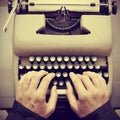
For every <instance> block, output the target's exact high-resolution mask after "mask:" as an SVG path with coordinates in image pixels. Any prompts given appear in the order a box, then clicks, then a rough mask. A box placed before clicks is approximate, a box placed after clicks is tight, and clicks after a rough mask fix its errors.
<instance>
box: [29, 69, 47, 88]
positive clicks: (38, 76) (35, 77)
mask: <svg viewBox="0 0 120 120" xmlns="http://www.w3.org/2000/svg"><path fill="white" fill-rule="evenodd" d="M47 74H48V72H46V71H44V70H41V71H39V72H35V73H34V75H33V76H32V80H31V84H30V87H29V88H30V89H31V90H36V89H37V88H38V85H39V83H40V80H41V79H42V78H43V77H44V76H45V75H47Z"/></svg>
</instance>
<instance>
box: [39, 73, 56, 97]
mask: <svg viewBox="0 0 120 120" xmlns="http://www.w3.org/2000/svg"><path fill="white" fill-rule="evenodd" d="M54 77H55V74H54V73H49V74H48V75H46V76H45V77H44V78H43V79H42V81H41V83H40V85H39V87H38V89H37V91H38V93H39V94H42V96H43V97H45V96H46V93H47V90H48V87H49V84H50V82H51V80H52V79H53V78H54Z"/></svg>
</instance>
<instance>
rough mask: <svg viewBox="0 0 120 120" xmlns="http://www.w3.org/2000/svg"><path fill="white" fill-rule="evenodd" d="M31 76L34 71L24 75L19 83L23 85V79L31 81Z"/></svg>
mask: <svg viewBox="0 0 120 120" xmlns="http://www.w3.org/2000/svg"><path fill="white" fill-rule="evenodd" d="M32 74H34V71H30V72H28V73H26V74H24V75H23V76H22V78H21V79H20V80H19V83H20V84H23V83H24V82H25V80H24V79H25V78H27V79H31V77H32Z"/></svg>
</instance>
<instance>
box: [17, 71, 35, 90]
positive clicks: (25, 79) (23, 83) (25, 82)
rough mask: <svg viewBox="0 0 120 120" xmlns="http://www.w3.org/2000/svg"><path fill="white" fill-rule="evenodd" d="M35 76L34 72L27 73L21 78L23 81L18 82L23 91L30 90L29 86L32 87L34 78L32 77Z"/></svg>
mask: <svg viewBox="0 0 120 120" xmlns="http://www.w3.org/2000/svg"><path fill="white" fill-rule="evenodd" d="M33 74H34V71H32V72H28V73H26V74H25V75H24V76H23V77H22V78H21V80H20V81H19V82H18V83H19V85H21V89H22V91H23V90H27V89H28V88H29V85H30V83H31V78H32V75H33Z"/></svg>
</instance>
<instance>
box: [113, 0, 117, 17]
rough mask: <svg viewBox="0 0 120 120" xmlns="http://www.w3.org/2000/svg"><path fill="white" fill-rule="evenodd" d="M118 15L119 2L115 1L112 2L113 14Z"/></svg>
mask: <svg viewBox="0 0 120 120" xmlns="http://www.w3.org/2000/svg"><path fill="white" fill-rule="evenodd" d="M116 13H117V2H116V1H113V2H112V14H114V15H115V14H116Z"/></svg>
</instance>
